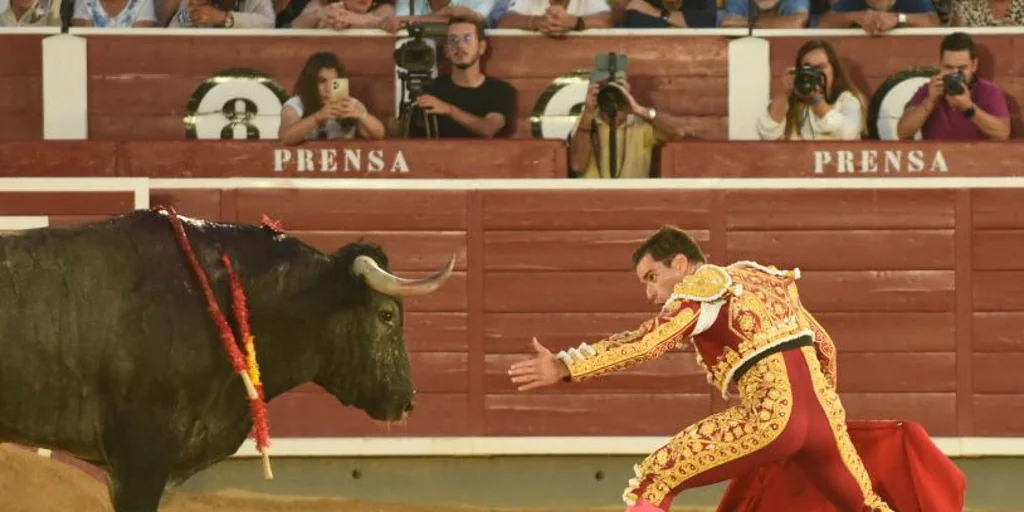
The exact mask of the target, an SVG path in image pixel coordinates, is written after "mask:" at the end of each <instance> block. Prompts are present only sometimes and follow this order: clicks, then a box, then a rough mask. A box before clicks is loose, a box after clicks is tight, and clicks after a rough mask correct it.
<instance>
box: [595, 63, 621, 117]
mask: <svg viewBox="0 0 1024 512" xmlns="http://www.w3.org/2000/svg"><path fill="white" fill-rule="evenodd" d="M595 60H596V61H597V66H596V69H595V70H594V71H591V72H590V83H591V84H597V86H598V89H597V108H598V109H599V110H600V111H601V113H603V114H604V115H605V116H609V117H611V116H614V115H615V113H616V112H618V111H620V110H623V109H625V108H627V107H628V106H629V100H627V99H626V95H625V94H623V93H622V91H621V90H619V88H618V87H616V86H615V85H612V84H618V85H621V86H625V85H626V66H628V65H629V56H627V55H625V54H622V53H615V52H611V53H602V54H599V55H598V56H597V58H596V59H595Z"/></svg>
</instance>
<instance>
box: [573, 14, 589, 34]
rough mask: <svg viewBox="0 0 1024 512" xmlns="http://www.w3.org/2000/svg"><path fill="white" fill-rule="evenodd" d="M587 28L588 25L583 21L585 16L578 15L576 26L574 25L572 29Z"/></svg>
mask: <svg viewBox="0 0 1024 512" xmlns="http://www.w3.org/2000/svg"><path fill="white" fill-rule="evenodd" d="M585 28H587V27H586V25H585V24H584V23H583V16H579V17H577V18H576V26H574V27H572V29H573V30H575V31H577V32H579V31H581V30H583V29H585Z"/></svg>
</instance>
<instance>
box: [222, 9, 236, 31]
mask: <svg viewBox="0 0 1024 512" xmlns="http://www.w3.org/2000/svg"><path fill="white" fill-rule="evenodd" d="M233 26H235V17H234V15H232V14H231V11H228V14H227V17H226V18H224V28H231V27H233Z"/></svg>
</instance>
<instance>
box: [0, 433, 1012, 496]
mask: <svg viewBox="0 0 1024 512" xmlns="http://www.w3.org/2000/svg"><path fill="white" fill-rule="evenodd" d="M68 510H77V511H78V512H112V511H113V508H112V507H111V506H110V501H109V499H108V497H107V489H106V487H105V486H104V485H103V484H102V483H101V482H99V481H98V480H96V479H95V478H93V477H92V476H90V475H88V474H87V473H85V472H83V471H81V470H79V469H77V468H75V467H73V466H70V465H68V464H65V463H62V462H58V461H55V460H49V459H45V458H43V457H40V456H39V455H37V454H35V453H34V452H29V451H26V450H22V449H18V448H15V447H10V446H7V445H0V511H3V512H67V511H68ZM160 510H161V512H225V511H228V510H230V511H232V512H338V511H344V512H612V511H615V512H621V509H620V508H611V509H608V508H605V509H593V508H591V509H565V508H562V509H555V510H549V509H548V510H546V509H528V510H521V511H517V510H515V509H484V508H468V507H467V508H459V507H442V506H411V505H398V504H393V503H368V502H361V501H343V500H335V499H309V498H298V497H296V498H282V497H272V496H261V495H254V494H250V493H243V492H225V493H218V494H202V495H191V494H175V495H171V496H168V497H167V498H166V499H165V500H164V505H163V506H162V507H161V508H160ZM711 510H712V509H694V508H685V509H684V508H676V509H673V511H672V512H710V511H711ZM966 512H971V511H970V510H968V511H966ZM974 512H982V511H974ZM1015 512H1024V511H1015Z"/></svg>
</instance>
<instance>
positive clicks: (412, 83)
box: [394, 23, 437, 99]
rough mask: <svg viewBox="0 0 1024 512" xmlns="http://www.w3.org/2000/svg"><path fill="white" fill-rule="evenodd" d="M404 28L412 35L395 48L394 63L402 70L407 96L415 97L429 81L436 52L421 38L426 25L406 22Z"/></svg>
mask: <svg viewBox="0 0 1024 512" xmlns="http://www.w3.org/2000/svg"><path fill="white" fill-rule="evenodd" d="M405 29H406V30H407V31H408V32H409V36H410V37H412V41H406V42H404V43H402V45H401V46H399V47H398V48H395V53H394V59H395V65H396V66H398V67H399V68H401V69H402V70H403V72H400V73H399V74H400V76H401V78H402V81H403V82H405V83H406V86H407V87H408V90H409V96H410V97H412V98H413V99H415V98H416V97H418V96H419V95H420V94H422V92H423V88H425V87H426V85H427V84H428V83H429V82H430V79H431V77H432V76H433V73H434V67H436V66H437V52H436V51H435V50H434V48H433V47H432V46H430V45H429V44H427V42H426V41H424V40H423V38H424V34H425V32H426V27H425V26H423V25H418V24H415V23H409V24H406V26H405Z"/></svg>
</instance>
